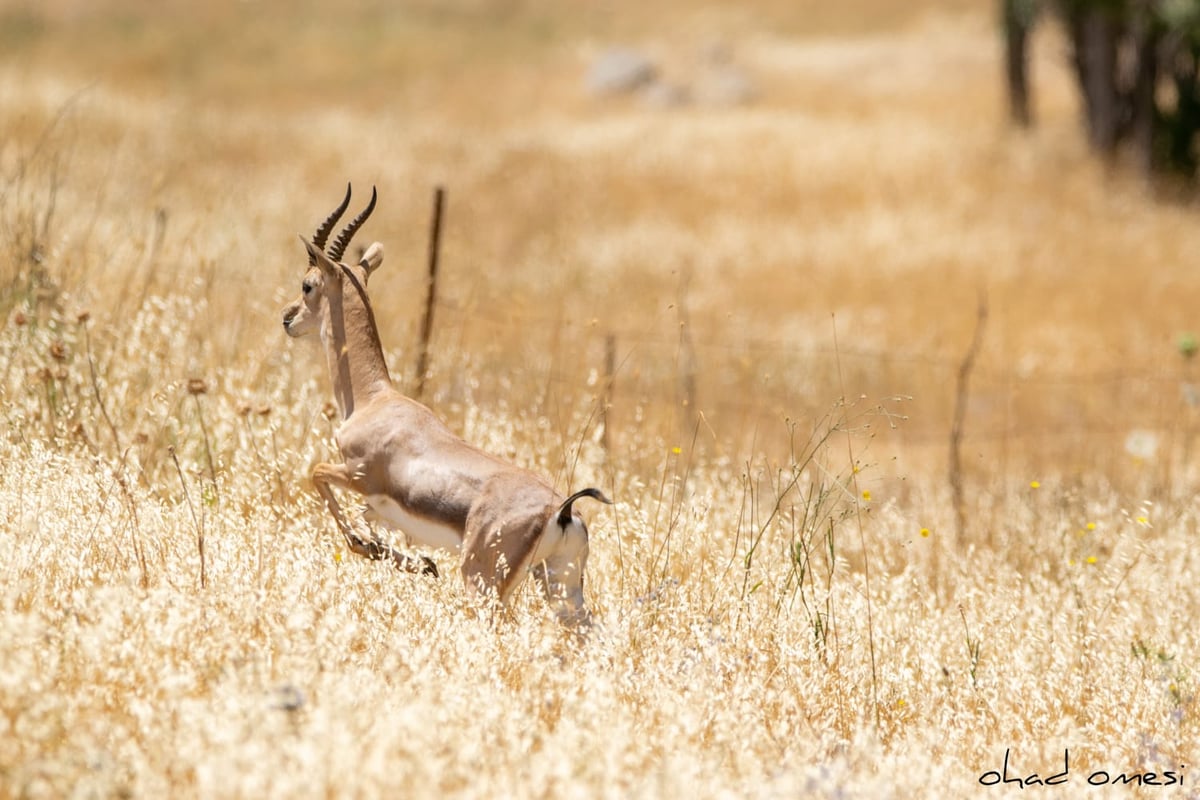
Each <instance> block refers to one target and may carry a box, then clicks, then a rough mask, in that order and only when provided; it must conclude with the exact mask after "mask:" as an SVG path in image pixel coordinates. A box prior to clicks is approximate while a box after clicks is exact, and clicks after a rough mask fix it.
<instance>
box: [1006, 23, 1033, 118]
mask: <svg viewBox="0 0 1200 800" xmlns="http://www.w3.org/2000/svg"><path fill="white" fill-rule="evenodd" d="M1000 6H1001V8H1000V16H1001V19H1002V20H1003V22H1004V55H1005V67H1006V69H1005V75H1006V76H1007V78H1008V112H1009V116H1010V118H1011V119H1012V121H1013V122H1014V123H1016V124H1017V125H1020V126H1021V127H1022V128H1027V127H1029V125H1030V124H1031V123H1032V122H1033V116H1032V114H1031V113H1030V110H1029V33H1030V31H1031V30H1032V28H1033V21H1034V17H1035V16H1036V14H1037V3H1036V1H1035V0H1000Z"/></svg>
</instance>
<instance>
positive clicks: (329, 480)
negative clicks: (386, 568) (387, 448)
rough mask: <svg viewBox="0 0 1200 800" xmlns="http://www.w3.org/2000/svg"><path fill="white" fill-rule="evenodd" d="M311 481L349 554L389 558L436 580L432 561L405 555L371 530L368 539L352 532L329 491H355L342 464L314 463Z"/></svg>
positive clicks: (404, 567) (377, 558)
mask: <svg viewBox="0 0 1200 800" xmlns="http://www.w3.org/2000/svg"><path fill="white" fill-rule="evenodd" d="M312 482H313V486H314V487H315V488H316V490H317V493H318V494H320V495H321V497H323V498H324V499H325V505H326V506H328V508H329V513H330V514H332V515H333V521H334V522H335V523H337V526H338V530H339V531H341V533H342V536H343V537H344V538H345V539H346V546H347V547H349V548H350V552H352V553H354V554H355V555H359V556H362V557H363V558H369V559H371V560H372V561H382V560H384V559H385V558H390V559H391V561H392V564H393V565H394V566H395V567H396V569H398V570H402V571H404V572H419V573H421V574H423V575H432V576H434V577H437V574H438V571H437V565H436V564H435V563H433V561H432V560H431V559H429V558H426V557H425V556H421V557H420V558H419V559H417V558H413V557H412V556H409V555H405V554H404V553H401V552H400V551H399V550H397V549H395V548H394V547H392V546H391V545H389V544H388V543H387V542H385V541H383V540H382V539H380V538H379V536H377V535H376V534H375V532H374V531H370V534H371V538H370V539H364V538H363V537H362V536H359V535H358V534H357V533H355V532H354V529H353V528H352V527H351V526H350V522H349V520H347V519H346V515H345V514H343V513H342V507H341V506H340V505H339V504H338V501H337V498H336V497H334V494H333V489H332V488H331V486H338V487H340V488H342V489H350V490H351V491H353V490H354V484H353V482H352V480H351V475H350V470H349V467H347V466H346V465H345V464H317V465H316V466H315V467H313V471H312Z"/></svg>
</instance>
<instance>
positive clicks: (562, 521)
mask: <svg viewBox="0 0 1200 800" xmlns="http://www.w3.org/2000/svg"><path fill="white" fill-rule="evenodd" d="M581 497H590V498H592V499H593V500H599V501H600V502H601V503H605V504H606V505H610V506H611V505H612V500H609V499H608V498H607V497H605V496H604V492H602V491H600V490H599V489H580V490H579V491H578V492H576V493H575V494H573V495H571V496H570V497H568V498H567V499H566V500H564V501H563V504H562V505H561V506H559V507H558V527H560V528H565V527H567V526H568V525H570V524H571V505H572V504H573V503H574V502H575V501H576V500H578V499H579V498H581Z"/></svg>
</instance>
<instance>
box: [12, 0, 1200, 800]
mask: <svg viewBox="0 0 1200 800" xmlns="http://www.w3.org/2000/svg"><path fill="white" fill-rule="evenodd" d="M345 6H346V7H345V8H344V9H342V10H335V9H334V8H333V4H328V3H320V2H315V1H310V2H301V3H284V2H282V0H255V1H254V2H234V0H222V1H221V2H215V3H205V4H200V3H191V2H185V0H170V1H169V2H165V3H150V2H144V1H143V0H101V1H100V2H81V1H80V0H37V1H35V0H0V401H2V402H0V408H2V410H0V415H2V417H0V797H14V798H24V797H29V798H56V797H139V798H140V797H146V798H153V797H167V796H171V797H205V798H208V797H248V798H250V797H253V798H258V797H425V796H430V797H479V796H488V797H492V796H496V797H547V798H557V797H591V796H602V797H679V796H685V795H686V796H689V797H696V798H701V797H744V796H749V797H787V798H798V797H830V798H843V797H895V798H919V797H963V796H993V795H995V796H1000V795H1005V796H1024V795H1030V796H1035V797H1078V796H1081V795H1082V794H1084V793H1085V791H1086V796H1092V795H1095V796H1097V797H1106V796H1107V797H1126V796H1136V797H1159V796H1170V797H1184V796H1197V794H1200V765H1197V758H1198V757H1200V707H1198V705H1197V701H1196V693H1197V691H1198V690H1200V676H1198V675H1197V657H1198V654H1200V650H1198V645H1200V641H1198V634H1197V629H1196V628H1194V627H1193V625H1195V620H1196V619H1197V618H1200V584H1198V583H1197V576H1198V575H1200V565H1198V564H1197V557H1198V556H1197V547H1196V545H1195V542H1196V537H1197V531H1198V526H1200V503H1198V502H1197V501H1196V499H1195V496H1194V490H1195V487H1196V486H1197V485H1198V483H1200V471H1198V470H1197V459H1200V454H1197V453H1196V452H1195V450H1196V448H1195V446H1194V445H1195V444H1196V436H1197V433H1200V416H1198V415H1200V409H1197V407H1196V405H1197V404H1196V402H1195V397H1196V396H1197V392H1198V391H1200V375H1195V374H1193V373H1194V371H1195V370H1196V365H1195V364H1193V363H1191V361H1190V360H1189V359H1187V358H1185V357H1184V356H1183V355H1182V354H1181V349H1180V346H1179V342H1180V337H1181V336H1184V335H1185V334H1188V333H1189V332H1191V331H1200V319H1198V318H1197V316H1196V312H1197V309H1200V273H1198V272H1197V269H1196V266H1195V264H1194V260H1195V254H1196V253H1200V225H1197V224H1196V203H1195V201H1194V199H1192V198H1191V197H1179V196H1176V194H1175V193H1171V194H1170V196H1168V193H1167V192H1165V191H1163V190H1151V189H1150V188H1148V187H1146V186H1144V185H1143V184H1141V183H1140V182H1139V181H1138V180H1136V179H1135V178H1134V177H1131V175H1130V174H1129V173H1128V172H1127V171H1126V170H1125V169H1124V168H1123V167H1122V165H1119V164H1118V165H1107V166H1106V165H1101V164H1097V163H1096V162H1095V161H1093V160H1092V158H1091V157H1090V155H1089V154H1088V152H1087V149H1086V145H1085V143H1084V141H1083V139H1082V136H1081V133H1080V128H1079V126H1078V124H1077V117H1076V115H1077V109H1076V106H1075V97H1074V94H1073V89H1072V86H1071V84H1070V78H1069V75H1068V74H1067V67H1066V58H1067V56H1066V53H1065V50H1064V48H1063V44H1062V42H1061V40H1060V39H1059V38H1057V34H1056V32H1055V30H1054V29H1053V27H1052V26H1050V25H1046V26H1044V27H1043V28H1042V29H1041V30H1040V31H1039V33H1038V38H1037V40H1036V42H1035V60H1034V73H1035V80H1036V92H1035V105H1036V113H1037V117H1038V125H1037V127H1036V128H1034V129H1033V130H1031V131H1029V132H1025V133H1017V132H1014V131H1012V130H1010V129H1008V128H1007V126H1006V125H1005V113H1004V104H1003V96H1002V94H1001V84H1000V66H999V52H1000V50H999V45H1000V42H999V38H998V33H997V31H996V27H995V24H994V20H993V18H992V16H991V4H990V3H989V4H977V3H972V2H965V1H958V0H920V2H915V3H889V2H884V0H853V2H848V3H819V2H814V1H812V0H805V1H804V2H783V0H762V2H757V3H744V4H727V3H718V2H683V0H667V2H662V3H636V2H632V1H631V0H607V1H606V2H586V3H573V4H566V3H558V4H556V3H549V2H532V0H454V2H440V1H436V0H416V1H415V2H406V3H389V2H383V1H382V0H371V1H369V2H368V0H361V1H360V2H354V3H349V4H345ZM618 45H623V46H628V47H633V48H636V49H638V50H640V51H641V52H643V53H645V54H647V55H648V56H649V57H650V58H652V59H653V60H654V62H655V63H656V64H657V65H658V68H659V71H660V74H661V75H662V76H663V78H664V80H665V81H667V82H669V83H671V84H673V85H675V86H677V87H687V88H689V89H690V90H691V94H692V96H693V98H694V101H693V102H690V103H685V104H681V105H678V106H669V105H664V104H662V103H654V102H650V101H649V100H648V99H647V98H646V97H644V96H641V95H638V94H628V95H617V96H601V95H597V94H594V93H591V92H589V91H588V90H587V88H586V77H587V74H588V70H589V68H590V67H591V66H592V65H593V64H594V63H595V62H596V60H597V58H599V57H600V55H601V54H602V53H604V52H605V51H606V50H607V49H608V48H610V47H613V46H618ZM732 70H737V72H738V74H740V75H741V76H743V77H744V78H745V79H746V80H747V81H748V82H749V84H750V85H751V86H752V87H753V90H754V91H753V97H752V98H750V100H749V102H745V103H738V104H729V103H722V102H716V101H715V99H719V98H715V93H714V90H713V88H712V87H714V86H716V85H718V84H719V82H720V80H721V79H722V76H725V77H728V75H729V74H731V71H732ZM714 98H715V99H714ZM347 181H353V183H354V186H355V188H356V190H357V194H356V197H357V198H359V200H361V198H363V197H365V195H366V194H367V192H368V191H369V187H370V186H371V185H372V184H374V185H376V186H377V187H378V189H379V192H380V204H379V209H378V210H377V211H376V213H375V216H374V217H373V218H372V219H371V221H370V222H369V223H368V225H367V227H366V228H365V229H364V231H363V232H362V233H361V234H360V236H359V239H360V240H361V241H360V243H361V244H366V243H368V242H370V241H373V240H379V241H381V242H383V243H384V245H385V247H386V248H387V253H388V259H387V261H386V262H385V264H384V267H383V269H382V270H381V271H380V272H379V274H378V275H376V276H375V277H374V278H373V279H372V283H371V295H372V298H373V300H374V303H375V307H376V314H377V316H378V319H379V323H380V327H381V334H382V338H383V341H384V344H385V348H386V349H387V353H388V357H389V359H390V363H391V365H392V371H393V376H394V379H395V381H396V382H397V384H398V385H399V386H401V387H402V388H406V389H410V390H411V389H412V387H413V386H414V385H415V374H414V358H415V356H414V353H415V349H416V345H417V342H418V327H419V320H420V318H421V314H422V310H423V299H424V294H425V271H426V266H425V258H426V255H425V254H426V246H427V237H428V221H429V216H430V206H431V195H432V191H433V188H434V187H435V186H437V185H441V186H444V187H445V190H446V193H447V195H446V196H447V206H446V212H447V216H446V226H445V230H444V239H443V248H442V262H441V268H442V272H441V277H440V285H439V301H438V304H437V306H436V309H435V321H434V333H433V339H432V350H431V356H432V358H431V369H430V373H429V379H428V384H427V387H426V391H425V396H424V399H425V400H426V401H427V402H428V404H429V405H430V406H431V407H432V408H434V409H435V410H436V411H437V412H438V413H439V414H440V415H441V416H442V417H444V418H445V419H446V420H447V421H448V422H449V424H450V425H451V426H452V427H453V428H454V429H455V430H457V431H459V432H461V433H462V434H463V435H464V436H465V437H466V438H467V439H468V440H470V441H472V442H475V443H477V444H479V445H481V446H483V447H485V448H487V449H489V450H491V451H493V452H496V453H499V454H502V455H503V456H505V457H506V458H509V459H511V460H513V461H515V462H517V463H520V464H522V465H526V466H529V467H532V468H535V469H537V470H538V471H540V472H542V473H544V474H546V475H547V476H549V477H550V478H551V479H552V480H553V482H554V483H555V485H556V486H557V487H558V488H560V489H562V490H564V491H565V490H573V489H577V488H580V487H583V486H588V485H595V486H600V487H602V488H603V489H604V490H605V492H606V493H608V494H609V495H610V496H611V497H613V498H614V499H615V500H616V504H615V505H614V506H611V507H601V506H600V505H598V504H588V505H587V506H586V507H584V506H583V505H582V504H581V506H580V508H581V510H582V511H584V513H585V514H586V515H587V516H588V518H589V526H590V529H591V536H592V538H591V541H592V546H591V552H592V556H591V562H590V566H589V574H588V594H589V600H590V603H591V605H592V608H593V610H594V611H595V614H596V618H597V621H598V624H597V626H596V628H595V629H594V630H593V631H592V633H591V635H590V636H589V637H588V638H587V639H586V641H579V640H577V639H575V638H574V637H573V636H571V635H570V634H568V633H567V632H565V631H564V630H562V629H560V628H559V627H557V626H556V625H555V623H554V622H553V621H552V619H551V618H550V616H549V615H548V614H547V613H546V610H545V608H544V604H543V603H542V602H541V601H540V599H539V598H538V597H537V596H535V592H534V590H533V588H532V584H530V585H529V586H526V587H525V588H523V589H522V591H521V592H520V594H519V596H518V599H517V602H516V605H515V608H514V611H513V613H512V615H511V618H508V619H505V620H502V621H500V622H498V623H497V624H495V625H491V624H489V623H488V622H487V621H486V620H483V619H481V618H480V615H479V614H478V613H477V610H476V609H475V608H473V607H472V606H471V604H470V603H469V602H468V601H467V598H466V596H465V594H464V591H463V588H462V586H461V584H460V583H459V582H458V580H457V579H456V577H455V566H456V565H455V563H454V559H453V557H452V556H449V555H435V557H436V558H437V559H438V563H439V565H440V567H441V570H442V574H443V577H442V578H441V579H440V580H430V579H418V578H413V577H412V576H408V575H403V574H399V573H396V572H394V571H392V570H390V569H389V568H387V567H385V566H383V565H381V564H378V563H373V562H367V561H364V560H361V559H357V558H355V557H353V556H348V555H347V554H346V553H344V552H343V551H344V546H343V545H342V543H341V542H340V540H339V539H337V538H336V535H337V534H336V530H335V528H334V526H333V523H332V520H331V519H330V518H329V516H328V514H327V513H326V511H325V510H324V508H323V506H322V505H321V504H320V503H319V501H318V498H317V497H316V495H315V494H314V492H313V491H312V488H311V484H310V483H309V481H308V475H309V471H310V469H311V467H312V465H313V464H315V463H317V462H318V461H321V460H327V459H329V458H334V457H336V448H335V446H334V444H333V440H332V433H333V430H334V429H335V425H336V423H335V421H334V420H332V419H331V414H330V413H329V408H330V401H331V399H332V393H331V390H330V383H329V378H328V376H327V374H326V373H325V367H324V362H323V360H322V358H321V357H320V356H319V355H318V351H317V348H316V347H315V346H312V345H311V344H310V343H308V342H303V341H299V342H298V341H291V340H289V339H288V338H287V337H286V336H285V335H284V333H283V331H282V330H280V308H281V307H282V306H283V305H284V304H285V303H286V302H288V301H290V300H291V299H292V297H294V296H295V295H296V293H297V291H298V289H299V281H300V277H301V275H302V272H303V269H304V266H305V256H304V251H303V248H302V246H301V244H300V243H299V242H298V241H297V238H296V234H297V233H302V234H304V235H309V234H311V231H312V230H313V228H314V227H315V225H316V223H317V222H319V221H320V219H321V218H322V217H323V216H324V215H325V214H326V213H327V212H328V210H329V209H330V208H332V207H333V205H334V204H335V203H336V202H337V201H338V199H339V198H340V196H341V193H342V191H343V190H344V187H345V184H346V182H347ZM359 200H356V201H355V203H356V205H357V204H358V202H359ZM981 298H982V299H983V300H984V302H985V303H986V307H987V317H986V323H985V325H984V327H983V329H982V339H981V340H980V348H979V351H978V357H977V359H976V362H975V364H974V369H973V371H972V372H971V373H970V383H969V388H968V391H967V392H966V394H965V395H964V399H965V401H966V405H965V407H964V408H965V416H964V418H963V438H962V445H961V453H962V457H963V462H962V469H961V478H962V489H963V500H964V502H963V506H962V509H963V511H964V520H963V522H964V526H963V528H962V531H961V535H960V533H959V532H958V530H957V526H956V524H955V507H954V504H953V502H952V493H951V489H950V483H949V481H948V477H947V470H948V452H949V437H950V430H951V424H952V418H953V414H954V408H955V402H956V397H957V396H958V393H957V392H956V388H955V381H956V376H957V374H958V371H959V367H960V364H961V362H962V360H963V358H964V355H965V354H966V352H967V350H968V347H969V345H970V343H971V341H972V336H973V334H974V332H975V330H976V325H977V323H978V315H977V305H978V304H979V302H980V299H981ZM610 352H611V354H612V358H611V370H610V367H609V363H610V358H609V353H610ZM1006 753H1008V754H1009V769H1008V773H1007V777H1009V778H1013V777H1018V776H1019V777H1028V776H1030V775H1031V773H1035V772H1036V773H1038V776H1039V780H1045V779H1048V778H1050V777H1051V776H1053V775H1054V774H1056V773H1061V772H1063V768H1064V757H1065V754H1067V753H1069V756H1066V758H1067V759H1068V761H1067V766H1068V771H1067V774H1066V775H1063V776H1061V777H1060V778H1059V779H1055V780H1056V782H1057V781H1060V780H1061V781H1062V782H1061V783H1057V785H1051V786H1046V785H1041V784H1037V785H1033V786H1030V787H1029V788H1027V789H1025V790H1024V791H1023V792H1018V790H1017V788H1016V786H1015V785H1014V784H1009V785H1007V786H989V785H987V784H989V783H991V782H992V781H993V780H994V779H1000V778H1002V777H1005V776H1002V775H999V774H995V773H993V772H992V771H993V770H999V771H1003V764H1004V760H1005V756H1006ZM1089 779H1091V781H1092V782H1093V783H1105V784H1107V785H1105V786H1089ZM1164 784H1169V785H1164Z"/></svg>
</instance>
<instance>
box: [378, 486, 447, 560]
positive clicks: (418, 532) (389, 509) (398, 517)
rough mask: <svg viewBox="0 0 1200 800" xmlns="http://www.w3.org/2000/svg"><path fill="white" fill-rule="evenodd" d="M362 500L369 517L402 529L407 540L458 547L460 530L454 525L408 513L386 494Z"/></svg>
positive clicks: (441, 548) (394, 528)
mask: <svg viewBox="0 0 1200 800" xmlns="http://www.w3.org/2000/svg"><path fill="white" fill-rule="evenodd" d="M366 501H367V507H368V508H370V512H371V513H370V516H371V517H373V518H374V519H375V520H377V521H378V522H379V523H380V524H382V525H383V526H385V527H387V528H390V529H391V530H398V531H402V532H403V533H404V535H405V536H407V537H408V540H409V542H411V543H414V544H419V545H422V546H424V547H432V548H434V549H436V550H449V551H450V552H451V553H457V552H458V551H459V549H461V547H462V532H461V531H459V530H458V529H457V528H454V527H451V526H449V525H443V524H442V523H440V522H437V521H435V520H431V519H426V518H425V517H418V516H416V515H414V514H410V513H409V512H408V511H406V510H405V509H404V507H403V506H401V505H400V504H399V503H397V502H396V501H395V500H393V499H392V498H390V497H388V496H387V495H382V494H372V495H367V497H366Z"/></svg>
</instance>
